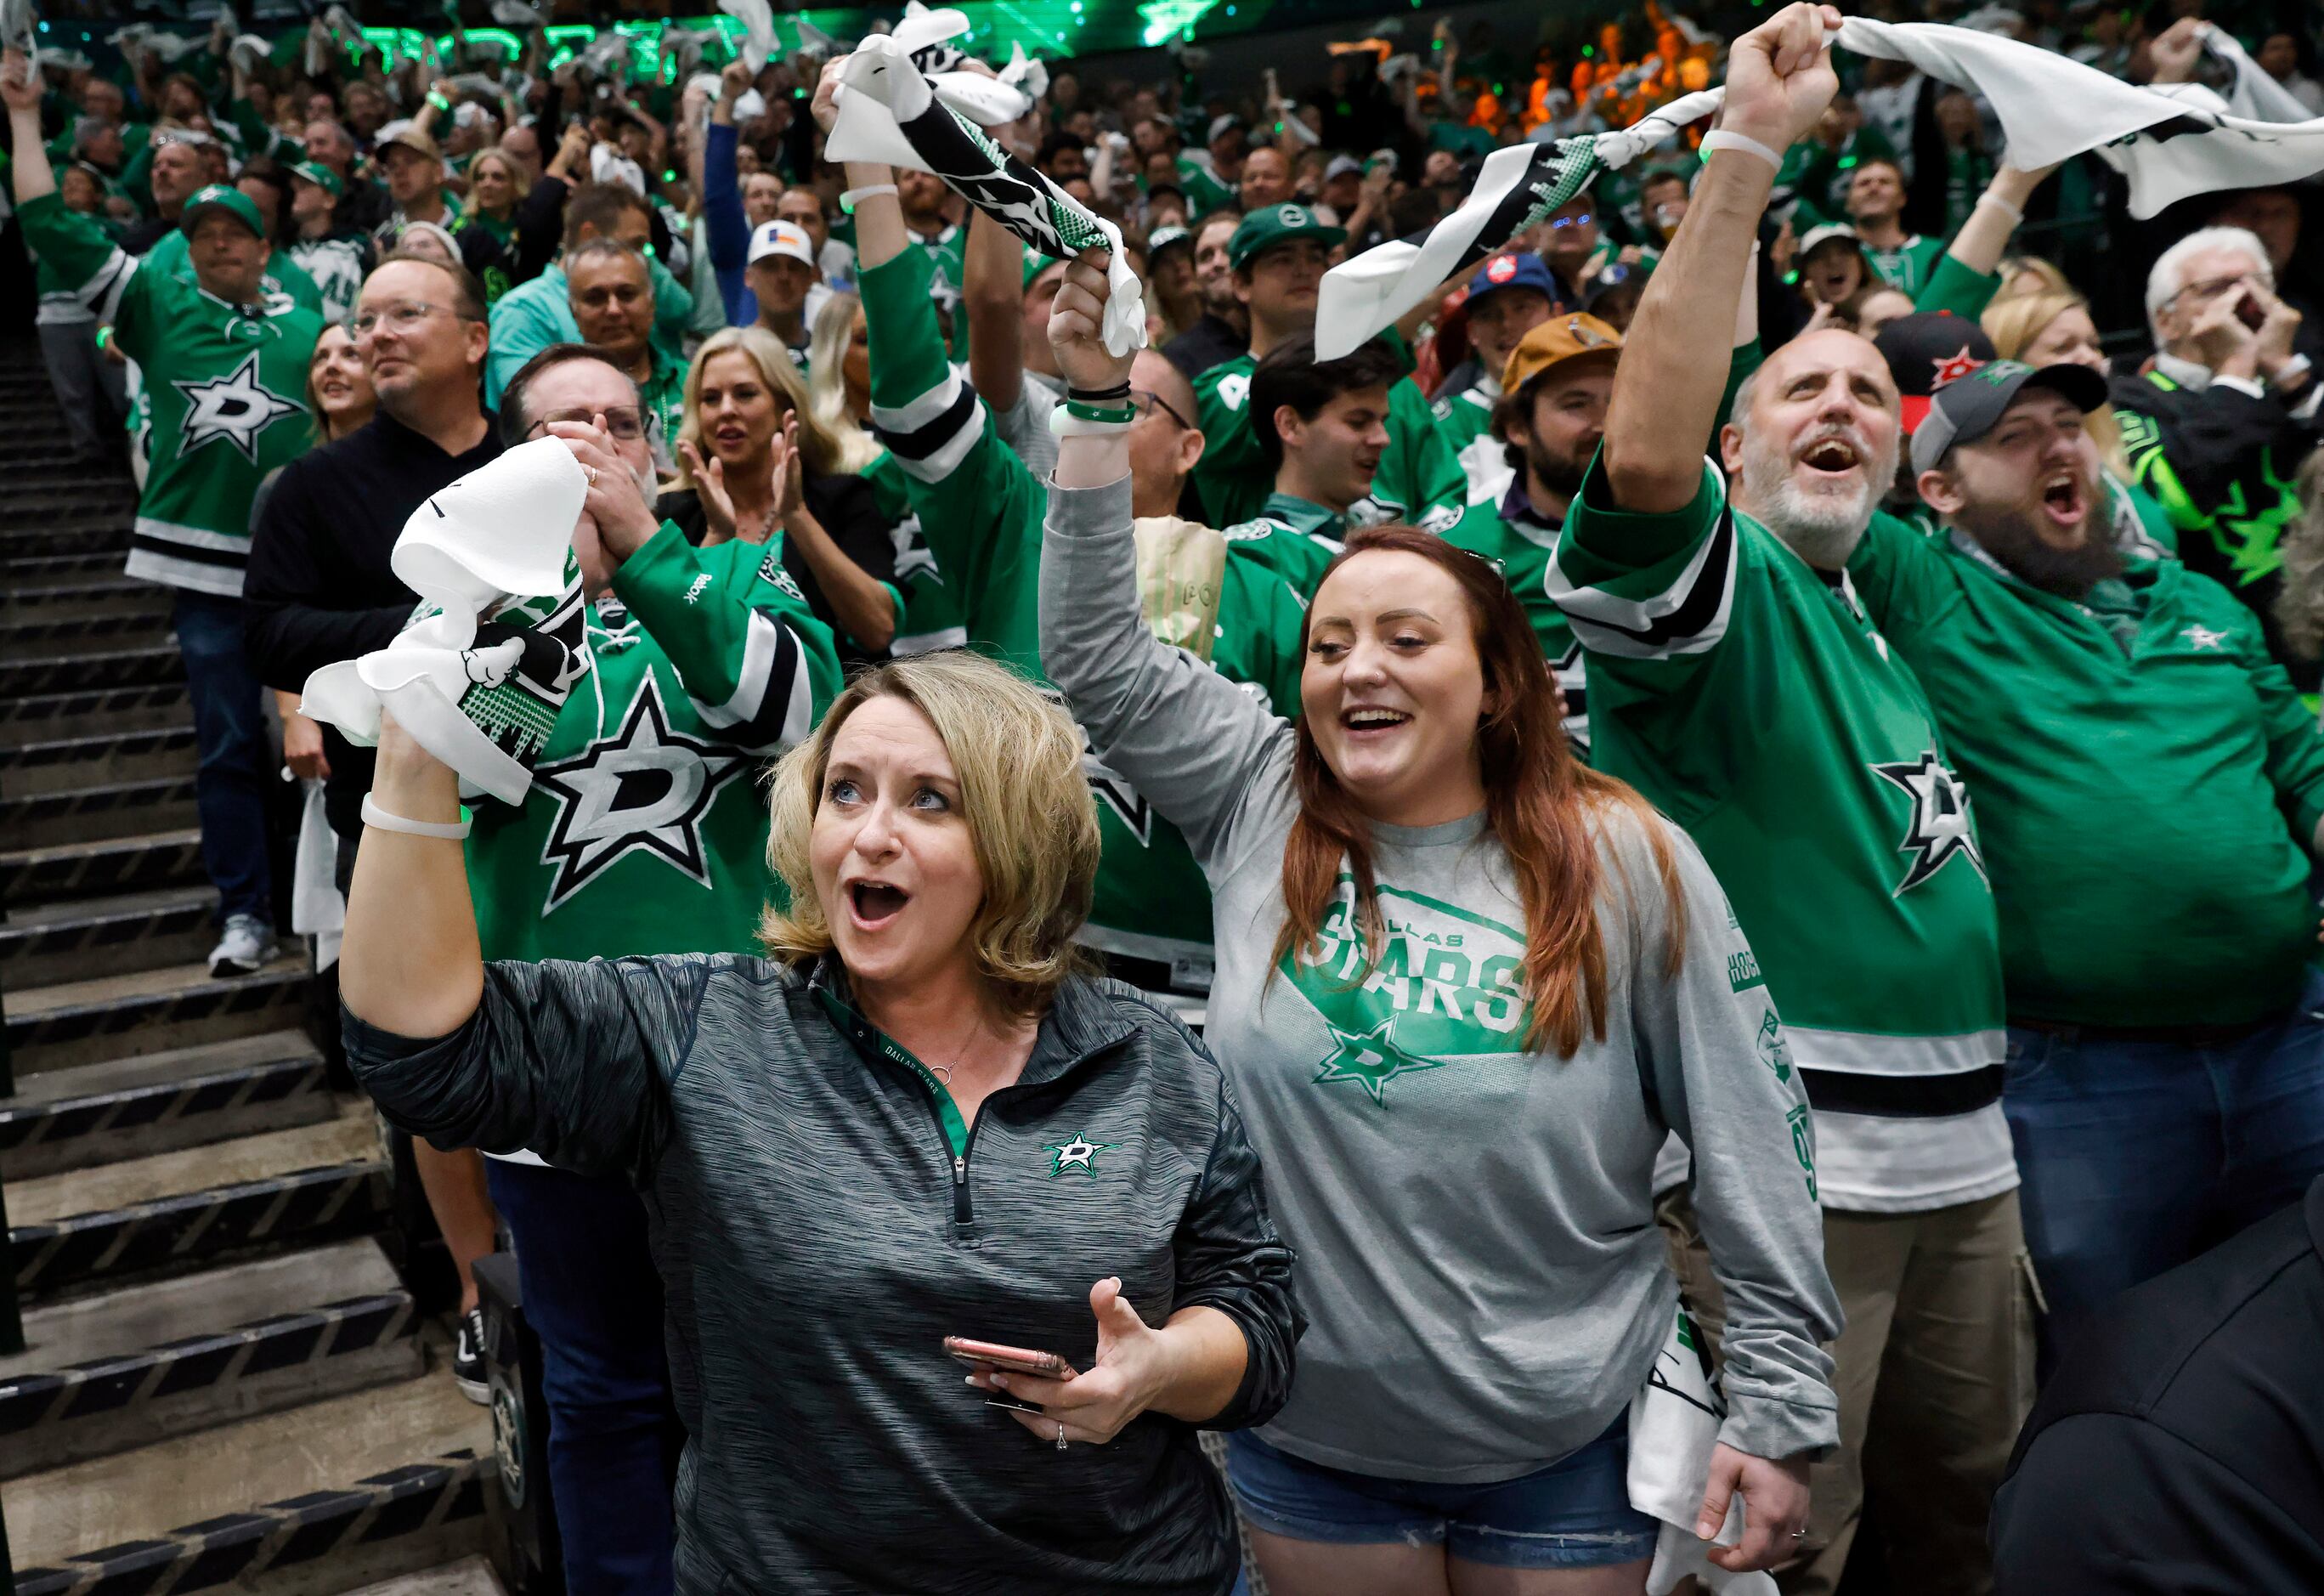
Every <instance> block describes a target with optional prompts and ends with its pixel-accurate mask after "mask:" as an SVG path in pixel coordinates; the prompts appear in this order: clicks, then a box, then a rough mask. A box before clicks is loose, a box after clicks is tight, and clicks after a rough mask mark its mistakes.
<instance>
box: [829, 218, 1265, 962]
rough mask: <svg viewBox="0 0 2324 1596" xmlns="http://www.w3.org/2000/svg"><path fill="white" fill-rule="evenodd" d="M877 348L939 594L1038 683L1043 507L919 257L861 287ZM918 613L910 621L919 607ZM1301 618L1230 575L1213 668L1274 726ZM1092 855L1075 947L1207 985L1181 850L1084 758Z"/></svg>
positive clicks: (1204, 950)
mask: <svg viewBox="0 0 2324 1596" xmlns="http://www.w3.org/2000/svg"><path fill="white" fill-rule="evenodd" d="M859 281H860V284H861V287H862V294H863V314H864V319H865V322H866V325H867V326H868V327H869V328H870V330H871V422H872V427H873V429H874V430H876V431H877V432H878V433H879V435H880V438H881V441H882V442H884V443H886V444H887V446H888V447H889V449H890V453H891V454H892V455H893V457H894V458H895V460H896V462H897V464H898V466H900V467H901V469H902V470H903V472H904V474H905V475H907V477H908V478H909V480H910V482H911V497H912V506H913V508H914V509H915V510H916V511H917V512H918V514H919V517H920V525H921V529H922V532H923V535H924V536H925V537H926V539H927V549H928V551H929V553H930V554H931V555H932V556H933V558H934V560H935V562H936V571H937V573H938V574H940V575H941V577H942V578H943V591H945V592H946V593H948V594H950V595H952V598H953V600H954V602H955V603H956V604H958V606H959V608H958V611H957V612H956V613H957V615H958V623H959V625H960V626H961V628H962V632H963V635H964V639H965V641H967V642H968V643H969V644H970V645H972V646H979V647H985V648H989V649H990V650H991V651H993V652H995V653H997V654H998V655H1000V656H1001V658H1002V659H1005V660H1008V662H1009V663H1010V665H1011V666H1013V667H1015V668H1016V669H1018V670H1019V671H1021V672H1023V673H1024V674H1025V675H1026V676H1028V677H1029V678H1032V679H1033V680H1035V681H1046V680H1047V678H1046V677H1045V676H1044V675H1043V674H1042V669H1041V647H1040V637H1039V619H1038V615H1037V608H1038V603H1039V595H1040V550H1041V524H1042V521H1043V518H1044V516H1045V514H1046V513H1047V503H1048V502H1047V496H1046V494H1045V493H1044V491H1043V489H1042V486H1041V484H1039V483H1038V482H1037V481H1036V480H1034V477H1033V474H1032V473H1031V472H1030V471H1028V470H1027V469H1026V468H1025V465H1024V462H1023V461H1021V460H1019V458H1018V457H1016V456H1015V455H1014V454H1012V453H1010V451H1009V449H1008V448H1007V447H1005V446H1004V445H1003V444H1002V443H1001V439H1000V438H999V436H998V435H997V433H996V432H995V431H994V429H993V425H992V420H991V416H990V415H989V414H988V413H987V412H986V410H985V407H984V403H983V401H982V400H980V399H978V398H977V396H976V395H975V394H974V393H973V392H971V391H970V390H969V388H968V386H967V385H966V384H965V383H963V382H962V381H961V379H960V376H959V374H957V373H955V372H954V370H953V369H952V367H951V366H950V365H949V364H946V362H945V355H944V346H943V342H942V340H941V339H939V338H938V337H937V335H936V318H935V317H934V315H933V314H932V312H931V309H930V302H929V298H928V288H927V285H928V281H929V267H928V265H927V260H926V257H925V256H924V255H922V254H920V252H918V251H917V250H906V251H905V252H904V253H903V254H899V255H898V256H897V257H896V258H895V259H894V260H892V261H890V262H888V263H885V264H883V265H879V266H875V267H872V268H871V269H870V270H869V271H866V272H863V273H862V277H861V279H860V280H859ZM916 608H917V606H916ZM1299 623H1300V606H1299V600H1298V597H1297V595H1296V594H1295V593H1294V592H1292V590H1291V589H1290V587H1289V586H1286V584H1284V583H1283V582H1282V581H1280V580H1278V579H1277V578H1275V577H1273V575H1272V574H1271V573H1270V572H1268V570H1266V569H1264V568H1262V567H1259V566H1257V565H1254V564H1251V563H1250V562H1249V561H1246V560H1242V559H1239V558H1235V557H1234V556H1233V555H1232V554H1231V553H1230V556H1229V558H1228V559H1227V563H1226V568H1225V572H1224V586H1223V587H1222V591H1221V594H1220V603H1219V622H1218V635H1217V641H1216V643H1215V645H1214V647H1213V651H1212V663H1213V665H1214V666H1215V667H1216V668H1217V669H1218V670H1219V671H1220V672H1221V673H1222V675H1224V676H1226V677H1228V678H1231V679H1232V680H1235V681H1238V682H1241V683H1244V684H1247V688H1248V690H1250V693H1251V696H1252V697H1256V698H1258V699H1259V701H1260V702H1262V703H1267V704H1270V705H1271V706H1273V707H1274V708H1275V709H1276V710H1277V712H1278V713H1282V714H1292V713H1296V706H1297V704H1298V701H1299V698H1298V695H1299V660H1298V658H1297V650H1298V638H1299ZM1084 770H1085V771H1086V773H1087V775H1088V777H1089V780H1090V786H1091V789H1092V790H1093V792H1094V793H1095V795H1096V797H1097V800H1098V801H1097V813H1098V830H1099V835H1100V840H1101V845H1102V853H1101V854H1100V857H1099V862H1098V880H1097V896H1096V902H1095V905H1094V907H1093V909H1092V911H1091V915H1090V923H1089V925H1088V927H1085V928H1084V932H1083V936H1082V940H1083V941H1084V942H1085V943H1087V944H1089V945H1090V946H1093V947H1098V948H1102V949H1104V950H1105V951H1107V952H1109V953H1115V954H1120V955H1128V956H1130V957H1133V958H1141V959H1150V960H1153V961H1156V962H1157V963H1164V964H1170V965H1171V966H1172V967H1173V972H1174V977H1173V982H1172V984H1173V985H1174V986H1184V987H1194V988H1197V989H1199V988H1200V987H1202V986H1206V985H1208V984H1209V980H1210V957H1211V947H1210V943H1211V904H1210V892H1209V890H1208V888H1207V887H1206V886H1205V885H1204V883H1203V876H1202V872H1200V871H1198V870H1197V869H1196V868H1195V867H1194V856H1193V855H1192V854H1190V853H1187V851H1186V844H1185V839H1184V838H1183V837H1181V836H1180V835H1178V833H1177V831H1176V828H1174V827H1173V826H1171V825H1170V824H1169V823H1168V822H1167V821H1166V820H1164V819H1162V818H1161V817H1160V816H1157V815H1156V814H1155V813H1154V811H1153V808H1152V807H1151V806H1150V805H1149V804H1148V802H1147V801H1146V799H1145V798H1144V797H1143V796H1142V795H1141V794H1139V792H1138V791H1137V790H1136V789H1134V788H1132V787H1131V786H1130V784H1129V783H1128V782H1126V781H1124V780H1121V778H1120V776H1119V775H1118V774H1116V773H1115V772H1114V771H1112V770H1108V769H1107V768H1106V767H1105V766H1104V764H1103V763H1102V761H1099V760H1098V759H1097V758H1096V757H1095V756H1094V755H1090V756H1086V757H1085V760H1084Z"/></svg>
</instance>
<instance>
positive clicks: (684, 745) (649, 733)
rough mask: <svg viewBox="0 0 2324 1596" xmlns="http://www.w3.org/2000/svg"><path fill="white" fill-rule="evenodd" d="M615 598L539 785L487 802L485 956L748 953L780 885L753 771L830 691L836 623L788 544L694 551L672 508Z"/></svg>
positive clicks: (480, 901) (545, 755)
mask: <svg viewBox="0 0 2324 1596" xmlns="http://www.w3.org/2000/svg"><path fill="white" fill-rule="evenodd" d="M608 597H609V598H610V599H611V600H613V602H611V603H607V602H603V601H601V602H600V603H599V604H595V605H591V606H588V610H587V613H586V615H585V623H586V627H587V644H586V646H587V648H588V650H589V653H590V656H591V660H590V664H591V671H590V679H589V680H587V681H586V682H583V681H576V682H575V683H574V684H573V687H572V690H571V692H570V693H569V694H568V695H567V697H566V700H565V706H564V708H563V709H562V710H560V711H559V712H558V716H557V721H556V724H555V725H554V727H553V728H552V729H551V730H550V732H549V740H548V743H546V744H545V745H544V746H543V748H542V749H541V752H540V758H539V762H538V763H537V764H535V765H534V767H533V771H532V789H531V790H530V792H529V793H528V794H527V795H526V797H525V800H524V802H523V803H522V804H521V805H516V806H511V805H507V804H479V805H477V806H476V807H475V829H474V831H472V832H471V833H470V835H469V837H468V844H467V851H468V879H469V881H470V885H471V890H472V893H473V895H474V897H475V903H476V932H477V936H478V938H479V940H480V941H481V942H482V944H483V946H484V957H485V958H487V959H527V960H538V959H586V958H593V957H595V956H597V955H616V954H657V953H716V952H738V953H739V952H747V951H749V949H750V948H751V947H752V946H753V943H752V937H753V936H754V935H755V933H756V932H757V930H758V924H759V912H760V910H761V909H763V908H764V907H765V904H766V901H767V897H768V895H769V893H770V892H771V891H773V890H776V888H775V885H774V882H773V879H772V878H771V877H770V875H769V874H768V872H767V865H766V844H767V806H766V801H765V799H764V798H763V797H762V796H761V794H760V792H759V790H758V784H757V780H756V777H757V773H758V771H759V770H760V767H761V761H764V760H766V759H769V758H771V757H772V756H774V755H775V754H778V753H779V752H782V751H783V750H784V749H785V748H787V747H788V746H789V745H790V744H791V743H796V742H798V740H799V739H800V738H802V737H804V736H805V735H807V733H808V732H809V731H811V730H813V729H814V726H815V724H816V720H817V719H818V718H820V716H821V715H822V714H823V712H824V710H825V708H826V707H828V706H829V705H830V703H831V700H832V699H833V697H835V696H836V694H837V692H838V689H839V658H838V655H837V654H836V653H835V652H834V651H833V648H832V641H831V633H830V632H829V631H828V630H827V629H826V628H825V626H824V624H823V623H821V622H819V621H817V620H816V618H815V616H814V614H813V613H811V612H810V611H809V610H808V609H807V603H806V601H805V599H804V598H802V597H801V596H800V595H799V593H798V587H797V585H796V584H794V583H792V582H791V580H790V579H789V577H788V573H786V572H785V571H784V570H783V568H782V563H781V558H780V556H779V555H772V554H770V551H769V550H767V549H763V548H761V547H760V546H759V545H757V544H753V543H744V542H740V541H729V542H725V543H722V544H719V545H717V546H716V547H715V548H712V549H701V550H696V549H694V548H692V547H691V546H689V545H688V544H687V541H686V539H685V538H684V537H683V536H682V535H681V534H680V533H679V531H678V529H677V528H676V527H675V526H673V525H671V524H669V522H664V523H663V525H662V528H661V530H660V531H659V532H658V533H656V534H655V536H654V537H653V539H652V540H650V541H649V542H648V543H647V544H646V545H645V547H644V548H642V549H639V550H638V551H637V552H636V553H635V554H633V555H632V556H631V557H630V558H628V559H627V560H625V561H623V562H622V567H621V569H620V570H619V571H617V572H616V573H614V577H613V593H612V594H611V595H608Z"/></svg>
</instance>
